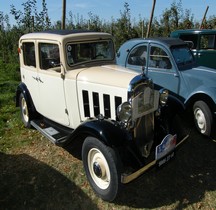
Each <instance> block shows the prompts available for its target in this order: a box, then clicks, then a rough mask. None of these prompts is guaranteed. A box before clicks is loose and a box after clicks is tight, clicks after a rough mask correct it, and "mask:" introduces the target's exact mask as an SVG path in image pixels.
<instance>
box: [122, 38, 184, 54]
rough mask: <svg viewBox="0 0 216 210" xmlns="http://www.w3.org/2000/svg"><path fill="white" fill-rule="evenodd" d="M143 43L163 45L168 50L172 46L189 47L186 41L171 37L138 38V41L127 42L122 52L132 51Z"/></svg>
mask: <svg viewBox="0 0 216 210" xmlns="http://www.w3.org/2000/svg"><path fill="white" fill-rule="evenodd" d="M142 42H143V43H157V44H163V45H166V46H167V47H168V48H170V47H172V46H182V45H187V44H186V43H185V42H184V41H182V40H181V39H179V38H171V37H155V38H136V39H130V40H128V41H127V42H125V43H124V44H123V45H122V46H121V47H120V51H122V50H130V49H131V48H132V47H134V46H135V45H137V44H140V43H142Z"/></svg>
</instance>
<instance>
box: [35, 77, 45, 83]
mask: <svg viewBox="0 0 216 210" xmlns="http://www.w3.org/2000/svg"><path fill="white" fill-rule="evenodd" d="M32 78H33V79H35V80H36V81H37V82H41V83H44V82H43V81H42V80H41V78H40V77H32Z"/></svg>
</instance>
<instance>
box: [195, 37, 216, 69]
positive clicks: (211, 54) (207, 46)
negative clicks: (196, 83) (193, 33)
mask: <svg viewBox="0 0 216 210" xmlns="http://www.w3.org/2000/svg"><path fill="white" fill-rule="evenodd" d="M215 56H216V38H215V34H201V35H200V43H199V49H198V50H197V53H196V59H197V63H198V65H200V66H207V67H210V68H216V64H215Z"/></svg>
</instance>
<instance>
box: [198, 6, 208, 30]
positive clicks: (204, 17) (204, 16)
mask: <svg viewBox="0 0 216 210" xmlns="http://www.w3.org/2000/svg"><path fill="white" fill-rule="evenodd" d="M208 9H209V6H207V7H206V11H205V14H204V15H203V19H202V23H201V25H200V29H202V26H203V24H204V21H205V19H206V14H207V12H208Z"/></svg>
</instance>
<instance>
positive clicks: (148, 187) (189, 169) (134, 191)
mask: <svg viewBox="0 0 216 210" xmlns="http://www.w3.org/2000/svg"><path fill="white" fill-rule="evenodd" d="M215 154H216V142H214V141H212V140H210V139H207V138H205V137H203V136H201V135H200V134H198V133H196V131H192V133H191V135H190V137H189V139H188V140H187V142H186V143H185V144H183V145H182V147H181V148H180V149H179V150H178V151H177V153H176V158H175V159H174V160H173V161H171V162H170V163H169V164H168V165H166V166H165V167H163V168H162V169H159V170H156V169H152V170H151V171H148V172H147V173H146V174H144V175H143V176H141V177H140V178H138V179H137V180H135V181H134V182H131V183H130V184H128V185H126V186H125V187H124V190H123V192H122V193H121V194H120V195H119V197H118V199H117V200H116V202H115V203H116V204H118V205H127V206H129V207H134V208H160V207H165V206H170V205H171V206H172V207H174V209H184V208H187V206H188V205H193V204H196V205H197V204H198V203H199V202H202V199H203V198H204V196H206V193H208V194H209V193H211V191H214V192H213V195H212V194H210V196H209V198H208V201H209V204H210V206H209V204H208V203H205V204H204V205H205V209H213V208H216V201H215V198H214V196H215V194H214V193H215V191H216V181H215V180H216V179H215V178H216V155H215ZM173 205H174V206H173ZM210 207H211V208H210ZM212 207H213V208H212Z"/></svg>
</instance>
